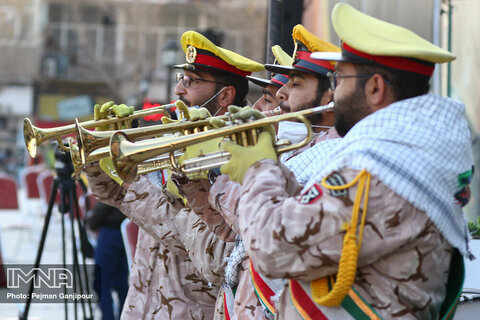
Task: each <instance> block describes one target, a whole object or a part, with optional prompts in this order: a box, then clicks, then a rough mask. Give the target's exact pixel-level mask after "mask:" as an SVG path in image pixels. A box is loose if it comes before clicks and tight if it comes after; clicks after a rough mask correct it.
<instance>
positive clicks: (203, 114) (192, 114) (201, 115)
mask: <svg viewBox="0 0 480 320" xmlns="http://www.w3.org/2000/svg"><path fill="white" fill-rule="evenodd" d="M176 105H177V110H178V112H180V113H181V114H182V113H183V117H184V119H187V120H189V121H197V120H205V119H207V118H210V117H211V116H212V115H211V114H210V112H208V110H207V108H198V109H197V108H190V109H189V108H187V106H186V105H185V104H184V103H183V102H182V101H181V100H179V101H177V103H176ZM179 121H180V120H172V119H170V118H167V117H163V118H162V123H163V124H168V123H176V122H179Z"/></svg>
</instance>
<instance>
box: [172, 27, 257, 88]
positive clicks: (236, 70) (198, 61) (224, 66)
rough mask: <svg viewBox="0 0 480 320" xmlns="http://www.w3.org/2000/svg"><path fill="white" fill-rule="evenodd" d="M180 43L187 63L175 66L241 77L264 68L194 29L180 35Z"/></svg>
mask: <svg viewBox="0 0 480 320" xmlns="http://www.w3.org/2000/svg"><path fill="white" fill-rule="evenodd" d="M181 44H182V49H183V51H184V52H185V56H186V60H187V63H185V64H181V65H176V66H174V67H175V68H182V69H187V70H192V71H210V72H224V73H228V74H233V75H236V76H239V77H243V78H244V77H246V76H247V75H250V74H252V72H257V71H262V70H264V67H263V65H262V64H260V63H258V62H255V61H253V60H250V59H248V58H246V57H243V56H241V55H239V54H238V53H235V52H233V51H230V50H227V49H224V48H221V47H218V46H216V45H215V44H214V43H213V42H211V41H210V40H208V39H207V38H206V37H205V36H203V35H202V34H200V33H198V32H196V31H187V32H185V33H184V34H183V35H182V38H181Z"/></svg>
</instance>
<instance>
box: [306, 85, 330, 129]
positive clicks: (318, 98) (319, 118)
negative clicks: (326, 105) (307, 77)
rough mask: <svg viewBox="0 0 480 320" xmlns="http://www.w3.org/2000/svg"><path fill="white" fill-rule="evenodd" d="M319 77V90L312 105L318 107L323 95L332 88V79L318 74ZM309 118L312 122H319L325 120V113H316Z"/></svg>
mask: <svg viewBox="0 0 480 320" xmlns="http://www.w3.org/2000/svg"><path fill="white" fill-rule="evenodd" d="M316 78H317V80H318V81H317V90H316V92H315V98H314V100H313V105H312V106H311V107H316V106H319V105H321V104H322V97H323V95H324V93H325V92H327V91H328V90H329V89H330V81H329V80H328V78H327V77H324V76H316ZM308 119H310V121H311V122H312V124H319V123H322V122H323V114H321V113H319V114H316V115H312V116H309V117H308Z"/></svg>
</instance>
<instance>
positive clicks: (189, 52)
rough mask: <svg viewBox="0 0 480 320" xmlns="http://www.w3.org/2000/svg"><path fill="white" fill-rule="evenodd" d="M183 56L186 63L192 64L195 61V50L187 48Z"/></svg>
mask: <svg viewBox="0 0 480 320" xmlns="http://www.w3.org/2000/svg"><path fill="white" fill-rule="evenodd" d="M185 55H186V59H187V62H188V63H194V62H195V60H196V59H197V49H195V47H194V46H188V48H187V51H185Z"/></svg>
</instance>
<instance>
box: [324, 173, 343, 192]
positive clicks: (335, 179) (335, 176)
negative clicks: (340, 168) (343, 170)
mask: <svg viewBox="0 0 480 320" xmlns="http://www.w3.org/2000/svg"><path fill="white" fill-rule="evenodd" d="M326 182H327V184H328V185H330V186H337V187H338V186H343V185H345V184H346V182H345V179H343V177H342V176H341V175H340V174H339V173H338V172H334V173H332V174H331V175H329V176H328V178H327V181H326ZM330 195H331V196H332V197H346V196H347V195H348V193H347V189H344V190H330Z"/></svg>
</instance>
